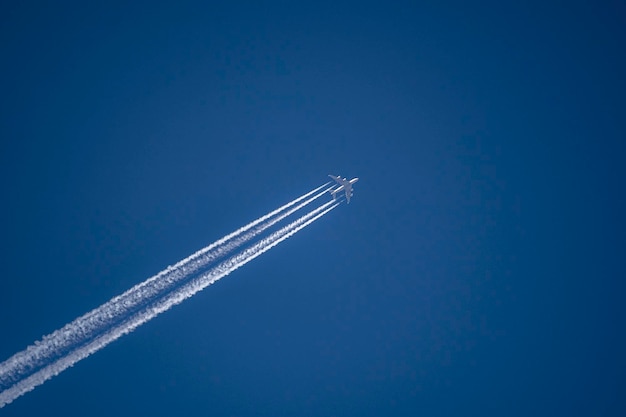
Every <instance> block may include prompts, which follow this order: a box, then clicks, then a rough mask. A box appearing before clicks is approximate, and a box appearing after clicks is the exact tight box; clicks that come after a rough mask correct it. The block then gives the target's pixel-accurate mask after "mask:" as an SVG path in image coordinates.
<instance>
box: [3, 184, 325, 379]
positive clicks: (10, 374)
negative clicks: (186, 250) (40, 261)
mask: <svg viewBox="0 0 626 417" xmlns="http://www.w3.org/2000/svg"><path fill="white" fill-rule="evenodd" d="M327 185H328V183H326V184H324V185H322V186H320V187H317V188H316V189H314V190H312V191H310V192H308V193H306V194H304V195H303V196H301V197H298V198H296V199H295V200H293V201H291V202H289V203H287V204H285V205H283V206H281V207H280V208H278V209H276V210H274V211H272V212H270V213H268V214H266V215H264V216H262V217H260V218H259V219H257V220H255V221H253V222H251V223H249V224H247V225H246V226H244V227H241V228H239V229H238V230H236V231H235V232H233V233H230V234H229V235H227V236H225V237H223V238H222V239H219V240H218V241H216V242H215V243H212V244H211V245H209V246H207V247H205V248H203V249H201V250H199V251H197V252H196V253H194V254H193V255H191V256H188V257H187V258H185V259H183V260H182V261H180V262H178V263H176V264H175V265H174V266H169V267H168V268H166V269H165V270H164V271H162V272H159V273H158V274H157V275H155V276H153V277H151V278H149V279H147V280H146V281H144V282H142V283H140V284H137V285H135V286H134V287H132V288H131V289H130V290H128V291H126V292H124V293H123V294H121V295H119V296H116V297H114V298H113V299H111V300H110V301H108V302H107V303H105V304H103V305H102V306H100V307H98V308H96V309H94V310H92V311H90V312H88V313H86V314H84V315H83V316H81V317H79V318H77V319H76V320H74V321H73V322H71V323H69V324H68V325H66V326H64V327H63V328H61V329H60V330H57V331H55V332H53V333H51V334H49V335H47V336H44V337H43V338H42V340H41V341H37V342H35V344H34V345H31V346H29V347H28V348H27V349H26V350H24V351H22V352H19V353H17V354H15V355H13V356H12V357H11V358H9V359H7V360H6V361H5V362H3V363H0V389H4V388H8V387H9V386H11V385H12V384H13V383H15V382H17V381H18V380H20V379H22V378H24V377H25V376H26V375H28V374H29V373H32V372H33V371H35V370H36V369H37V368H39V367H41V366H44V365H45V364H46V363H49V362H50V361H51V360H54V359H56V358H58V357H60V356H63V355H64V354H66V353H67V352H68V351H71V350H72V349H74V348H75V347H76V345H77V344H81V343H85V342H87V341H88V340H89V339H90V338H93V337H96V336H98V334H99V333H101V332H102V331H103V329H106V328H108V327H110V326H114V325H115V324H116V323H117V322H118V321H119V320H122V319H123V318H124V317H127V316H128V315H129V314H132V313H133V312H134V311H136V310H138V309H140V308H142V306H145V304H146V303H148V302H150V301H151V300H153V299H154V298H157V297H159V296H162V295H163V293H164V292H166V291H169V290H171V289H172V288H174V287H175V286H176V285H180V284H181V282H182V281H184V280H186V279H188V278H189V277H191V276H193V274H195V273H198V272H200V271H201V270H202V268H205V267H207V266H209V265H210V264H211V263H212V262H214V261H215V260H217V259H219V258H221V257H224V256H226V255H228V253H230V252H232V251H233V250H236V249H237V248H238V247H240V246H241V245H243V244H244V243H246V242H248V241H250V240H251V239H253V238H254V237H255V236H257V235H258V234H260V233H262V232H263V231H265V230H266V229H268V228H269V227H271V226H273V225H274V224H276V223H277V222H279V221H281V220H283V219H285V218H286V217H288V216H289V215H291V214H293V213H294V212H295V211H296V210H299V209H300V208H302V207H304V206H306V205H307V204H310V203H311V202H312V201H314V200H315V199H317V198H319V197H320V196H322V195H323V194H324V193H325V192H326V191H327V190H324V191H322V192H319V193H317V194H315V193H316V192H318V191H320V190H321V189H322V188H324V187H326V186H327ZM313 194H315V195H313ZM311 195H313V197H311ZM307 197H309V198H308V199H306V198H307ZM305 199H306V200H305ZM302 200H305V201H303V202H302ZM297 203H300V204H298V205H296V204H297ZM292 206H294V207H292Z"/></svg>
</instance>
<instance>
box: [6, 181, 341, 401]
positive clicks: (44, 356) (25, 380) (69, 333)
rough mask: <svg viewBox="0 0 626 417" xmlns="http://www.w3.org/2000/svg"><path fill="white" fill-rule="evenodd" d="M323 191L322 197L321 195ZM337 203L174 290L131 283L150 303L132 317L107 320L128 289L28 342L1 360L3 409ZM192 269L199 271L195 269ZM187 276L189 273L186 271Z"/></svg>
mask: <svg viewBox="0 0 626 417" xmlns="http://www.w3.org/2000/svg"><path fill="white" fill-rule="evenodd" d="M326 185H327V184H325V185H323V186H321V187H318V188H317V189H315V190H313V191H312V192H310V193H307V194H305V195H304V196H302V197H300V198H298V199H296V200H294V201H293V202H291V203H288V204H286V205H285V206H283V207H281V208H280V209H277V210H275V211H274V212H272V213H269V214H268V215H266V216H263V217H262V218H260V219H259V220H256V221H254V222H252V223H250V224H249V225H247V226H244V227H243V228H241V229H239V230H238V231H236V232H235V233H231V234H230V235H228V236H226V237H225V238H223V239H220V240H219V241H218V242H216V243H214V244H212V245H210V246H209V247H212V248H215V247H218V246H219V244H218V243H221V244H224V243H225V242H227V241H228V240H230V239H232V238H233V237H235V236H237V235H239V234H241V233H243V232H245V231H247V230H250V229H252V228H253V227H254V226H256V225H259V224H260V223H262V222H263V221H266V220H268V219H270V218H271V217H273V216H275V215H276V214H278V213H280V212H281V211H284V210H285V209H286V208H289V207H291V206H293V205H294V204H296V203H297V202H299V201H302V200H303V199H304V198H306V197H308V196H310V195H312V194H313V193H315V192H316V191H319V190H320V189H321V188H323V187H324V186H326ZM319 195H321V193H320V194H319ZM319 195H317V196H315V197H313V198H311V199H309V200H307V201H305V202H303V203H301V205H300V206H304V205H306V204H309V203H310V202H311V201H312V200H314V199H316V198H318V197H319ZM338 204H339V203H336V202H333V201H330V202H328V203H326V204H324V205H322V206H321V207H319V208H317V209H315V210H313V211H311V212H310V213H308V214H305V215H304V216H302V217H300V218H299V219H297V220H295V221H294V222H292V223H290V224H288V225H287V226H285V227H283V228H281V229H280V230H278V231H276V232H274V233H272V234H271V235H270V236H268V237H267V238H265V239H262V240H261V241H259V242H258V243H256V244H255V245H253V246H251V247H250V248H248V249H245V250H244V251H242V252H240V253H239V254H237V255H234V256H232V257H230V258H228V259H227V260H225V261H223V262H221V263H219V264H218V265H216V266H214V267H212V268H210V269H209V270H207V271H206V272H204V273H203V274H201V275H200V276H198V277H196V278H193V279H191V280H189V281H188V282H185V283H183V284H182V285H180V287H178V288H176V287H174V289H173V291H170V292H167V293H165V294H160V296H159V297H156V298H154V291H153V290H154V289H153V288H151V287H150V286H146V285H144V284H146V283H147V282H148V281H154V280H155V279H156V278H159V277H164V275H165V274H164V273H160V274H158V275H156V276H155V277H152V278H150V279H149V280H147V281H145V282H144V283H142V284H139V285H137V286H135V287H133V288H132V289H131V290H129V291H127V293H129V292H134V293H133V297H132V299H134V300H148V301H149V302H148V304H145V303H144V304H142V305H141V309H140V310H139V311H136V312H133V311H130V315H129V316H126V317H123V318H122V320H121V321H119V320H118V321H117V322H110V321H107V318H108V317H110V316H111V315H115V314H117V312H116V311H111V308H115V307H116V306H115V304H114V301H116V300H118V299H120V298H122V297H123V296H124V295H125V294H127V293H125V294H123V295H122V296H119V297H115V298H114V299H112V300H111V301H109V302H108V303H105V304H104V305H102V306H101V307H99V308H98V309H96V310H93V311H92V312H90V313H88V314H86V315H85V316H82V317H80V318H79V319H77V320H74V321H73V322H71V323H69V324H67V325H66V326H64V327H63V328H62V329H61V330H57V331H56V332H54V333H52V334H51V335H49V336H46V337H44V338H43V339H42V341H41V342H36V343H35V345H34V346H29V347H28V348H27V349H26V350H25V351H23V352H20V353H18V354H16V355H14V356H13V357H12V358H10V359H9V360H7V361H5V362H4V363H2V364H0V383H2V385H1V386H2V388H4V391H2V392H0V408H1V407H3V406H4V405H6V404H8V403H10V402H12V401H13V400H14V399H15V398H17V397H19V396H21V395H22V394H24V393H26V392H28V391H31V390H32V389H34V388H35V387H36V386H38V385H41V384H42V383H44V382H45V381H46V380H48V379H50V378H52V377H53V376H55V375H57V374H58V373H60V372H62V371H63V370H65V369H67V368H68V367H70V366H72V365H74V364H75V363H76V362H78V361H79V360H81V359H83V358H85V357H87V356H89V355H91V354H92V353H94V352H96V351H97V350H99V349H101V348H103V347H104V346H106V345H108V344H109V343H111V342H112V341H114V340H116V339H118V338H119V337H121V336H122V335H124V334H127V333H129V332H131V331H133V330H134V329H135V328H137V327H138V326H140V325H141V324H143V323H145V322H147V321H148V320H150V319H152V318H154V317H155V316H157V315H158V314H160V313H162V312H164V311H166V310H168V309H169V308H171V307H172V306H174V305H176V304H178V303H180V302H182V301H183V300H185V299H186V298H189V297H191V296H192V295H194V294H196V293H197V292H198V291H200V290H202V289H204V288H206V287H207V286H208V285H210V284H212V283H214V282H216V281H217V280H219V279H220V278H222V277H224V276H226V275H228V274H229V273H230V272H232V271H234V270H235V269H237V268H239V267H241V266H242V265H244V264H246V263H248V262H249V261H251V260H252V259H254V258H256V257H257V256H259V255H261V254H262V253H264V252H266V251H267V250H269V249H270V248H272V247H274V246H275V245H277V244H278V243H280V242H282V241H283V240H285V239H287V238H288V237H290V236H292V235H293V234H295V233H296V232H298V231H299V230H301V229H302V228H304V227H306V226H307V225H309V224H311V223H312V222H313V221H315V220H317V219H318V218H320V217H322V216H323V215H324V214H326V213H328V212H329V211H330V210H332V209H334V208H335V207H336V206H337V205H338ZM300 206H297V207H296V208H294V209H292V210H290V211H289V214H291V213H293V211H295V210H297V209H298V208H299V207H300ZM286 216H288V214H286V213H283V214H281V215H280V216H279V218H281V219H282V218H285V217H286ZM277 221H279V220H277V219H273V220H271V221H270V222H269V223H271V224H269V225H266V226H265V228H267V227H270V226H271V225H272V224H275V223H276V222H277ZM257 234H258V233H257ZM248 240H249V239H248ZM209 247H207V248H209ZM232 250H233V249H231V251H232ZM208 252H209V251H208V250H207V249H206V248H205V249H203V250H200V251H198V252H196V254H194V255H192V256H190V257H188V258H186V259H185V260H183V261H181V262H179V263H177V264H176V265H174V266H173V267H169V268H168V269H167V270H166V271H168V270H169V271H175V272H176V271H177V273H180V271H181V269H182V270H183V271H184V269H185V265H186V264H187V262H185V261H187V260H192V259H193V258H194V256H196V255H197V254H199V253H208ZM191 269H195V270H197V269H196V268H191ZM164 272H165V271H164ZM183 275H185V274H184V273H183ZM189 276H190V274H187V278H189ZM94 313H95V314H94ZM99 320H100V321H99ZM85 325H86V326H87V327H88V328H87V330H85V328H84V326H85ZM90 326H91V327H93V326H95V328H98V332H96V333H95V334H94V329H93V328H91V327H90ZM37 367H38V368H39V369H38V370H37V371H35V372H34V373H32V374H30V375H28V376H26V375H27V374H28V371H30V370H32V369H33V368H37ZM7 382H8V383H9V385H6V384H5V383H7Z"/></svg>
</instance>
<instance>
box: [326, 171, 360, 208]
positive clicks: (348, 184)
mask: <svg viewBox="0 0 626 417" xmlns="http://www.w3.org/2000/svg"><path fill="white" fill-rule="evenodd" d="M328 176H329V177H330V178H332V179H334V180H335V181H336V182H337V184H339V188H337V189H336V190H330V193H331V194H332V195H333V200H336V199H337V193H338V192H339V191H343V190H345V192H346V198H347V199H348V204H350V197H352V193H353V192H354V191H352V184H354V183H355V182H357V181H358V180H359V179H358V178H352V179H351V180H350V181H348V179H347V178H343V179H342V178H341V177H340V176H336V177H335V176H334V175H328Z"/></svg>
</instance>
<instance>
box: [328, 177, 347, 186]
mask: <svg viewBox="0 0 626 417" xmlns="http://www.w3.org/2000/svg"><path fill="white" fill-rule="evenodd" d="M328 176H329V177H330V178H332V179H334V180H335V182H336V183H337V184H340V185H345V183H346V182H347V181H346V180H342V179H341V177H340V176H334V175H330V174H328Z"/></svg>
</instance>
